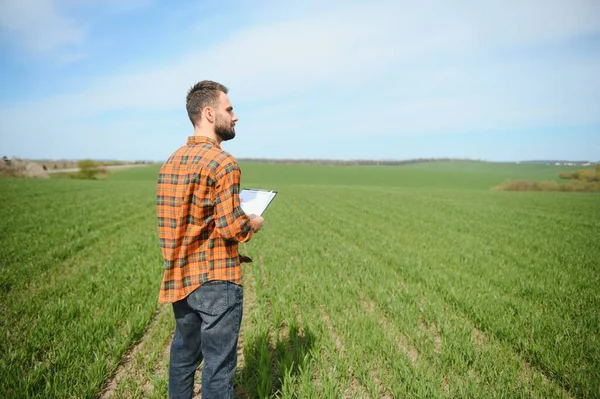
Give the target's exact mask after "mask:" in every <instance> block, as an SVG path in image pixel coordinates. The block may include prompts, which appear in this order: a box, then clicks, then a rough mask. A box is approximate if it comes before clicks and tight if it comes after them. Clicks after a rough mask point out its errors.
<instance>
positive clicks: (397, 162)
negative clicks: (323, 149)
mask: <svg viewBox="0 0 600 399" xmlns="http://www.w3.org/2000/svg"><path fill="white" fill-rule="evenodd" d="M238 161H240V162H257V163H275V164H313V165H342V166H343V165H347V166H351V165H389V166H395V165H409V164H415V163H424V162H483V161H481V160H474V159H467V158H414V159H405V160H393V159H391V160H386V159H382V160H375V159H353V160H339V159H308V158H307V159H285V158H282V159H274V158H238Z"/></svg>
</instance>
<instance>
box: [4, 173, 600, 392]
mask: <svg viewBox="0 0 600 399" xmlns="http://www.w3.org/2000/svg"><path fill="white" fill-rule="evenodd" d="M563 170H565V169H560V170H559V169H558V168H556V167H554V166H545V165H515V164H485V163H430V164H414V165H406V166H395V167H385V166H319V165H285V164H258V163H246V164H242V185H243V186H245V187H264V188H270V189H276V190H278V191H279V195H278V196H277V198H276V200H275V202H274V203H273V205H272V206H271V207H270V208H269V209H268V210H267V212H266V214H265V215H264V216H265V227H264V228H263V230H262V231H261V232H260V233H259V234H257V235H256V236H255V238H254V239H253V240H252V241H251V242H250V243H248V244H247V245H245V246H242V247H241V249H242V251H245V252H247V253H248V254H249V255H250V256H251V257H252V258H253V259H254V262H253V263H251V264H245V265H244V284H245V290H244V296H245V297H244V306H245V308H244V320H243V326H242V336H241V342H240V359H239V367H238V373H237V375H236V383H237V384H236V391H237V394H238V396H240V397H252V398H253V397H261V398H262V397H275V396H278V397H283V398H293V397H297V398H310V397H315V398H316V397H318V398H321V397H331V398H340V397H347V398H357V397H366V398H370V397H388V398H390V397H392V398H403V397H413V398H424V397H428V398H429V397H433V398H436V397H448V398H457V397H458V398H462V397H470V398H484V397H485V398H487V397H501V398H513V397H514V398H521V397H534V398H555V397H565V398H568V397H572V398H598V397H600V317H599V315H600V294H599V293H600V195H598V194H590V193H549V192H501V191H494V190H492V187H494V186H496V185H499V184H501V183H503V182H504V181H507V180H511V179H517V178H526V179H536V180H548V179H557V174H558V172H559V171H563ZM157 171H158V168H157V167H155V166H153V167H148V168H135V169H131V170H125V171H119V172H115V173H113V174H112V175H110V176H109V177H108V178H107V179H106V180H102V181H78V180H63V179H52V180H26V179H0V203H1V204H2V207H1V210H0V220H2V222H1V224H0V226H1V228H2V234H1V235H0V248H1V249H0V268H1V273H0V312H1V317H0V325H1V331H0V333H1V336H0V353H1V354H2V356H1V360H0V397H2V398H5V397H7V398H8V397H9V398H25V397H34V398H54V397H56V398H92V397H99V396H101V397H116V398H137V397H139V398H146V397H156V398H161V397H166V392H167V374H166V370H167V366H168V347H169V343H170V338H171V333H172V329H173V327H174V322H173V320H172V316H171V314H170V308H169V307H168V306H159V305H158V303H157V297H158V287H159V284H160V277H161V274H162V261H161V257H160V250H159V246H158V240H157V234H156V222H155V180H156V175H157Z"/></svg>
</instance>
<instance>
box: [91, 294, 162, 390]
mask: <svg viewBox="0 0 600 399" xmlns="http://www.w3.org/2000/svg"><path fill="white" fill-rule="evenodd" d="M167 311H170V307H169V306H165V305H161V306H159V307H158V309H157V310H156V312H154V315H153V316H152V319H151V321H150V323H148V327H146V330H145V331H144V335H143V336H142V338H141V339H140V340H139V341H138V342H137V343H136V344H135V345H134V346H133V347H132V348H131V349H130V350H129V352H127V354H126V355H125V356H124V357H123V359H122V361H121V364H120V365H119V367H118V368H117V372H116V373H115V375H114V376H113V378H112V379H111V380H110V381H108V383H107V384H106V385H105V386H104V388H103V389H102V393H101V395H100V398H101V399H106V398H111V397H112V396H113V395H114V393H115V389H116V388H117V387H118V386H119V382H120V381H121V379H122V378H123V377H124V376H126V375H130V374H133V369H134V368H135V363H134V362H133V360H134V359H135V358H136V356H137V354H138V353H140V352H141V351H143V350H144V347H145V346H146V345H149V343H148V342H147V341H148V340H147V337H148V335H149V332H150V331H151V330H152V329H154V328H155V327H156V325H157V323H158V320H159V319H160V317H159V315H160V314H161V313H163V312H167Z"/></svg>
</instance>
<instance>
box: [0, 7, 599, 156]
mask: <svg viewBox="0 0 600 399" xmlns="http://www.w3.org/2000/svg"><path fill="white" fill-rule="evenodd" d="M0 53H1V56H0V79H1V80H0V84H1V86H2V90H1V91H0V155H6V156H9V157H12V156H17V157H24V158H46V159H47V158H50V159H63V158H67V159H81V158H96V159H121V160H138V159H144V160H156V161H161V160H164V159H165V158H166V157H168V155H169V154H170V153H171V152H172V151H174V150H175V149H177V148H178V147H179V146H180V145H182V144H183V143H184V142H185V139H186V137H187V136H188V135H190V134H191V133H192V126H191V124H190V123H189V121H188V119H187V114H186V111H185V95H186V92H187V90H188V89H189V87H191V86H192V85H193V84H194V83H196V82H197V81H199V80H202V79H212V80H216V81H219V82H221V83H223V84H225V85H226V86H228V87H229V89H230V94H229V96H230V99H231V101H232V103H233V105H234V107H235V110H236V112H237V114H238V116H239V118H240V121H239V122H238V124H237V126H236V132H237V136H236V138H235V139H234V140H232V141H230V142H227V143H224V144H223V147H224V148H225V149H226V150H228V151H230V152H231V153H232V154H233V155H235V156H237V157H240V158H245V157H253V158H254V157H268V158H334V159H409V158H421V157H461V158H472V159H483V160H490V161H516V160H531V159H572V160H592V161H599V160H600V2H599V1H597V0H525V1H513V0H502V1H498V0H487V1H485V2H483V1H475V0H471V1H466V0H465V1H447V2H440V1H433V0H423V1H419V2H413V1H411V2H408V1H400V0H395V1H391V0H374V1H369V2H367V1H353V0H345V1H341V0H332V1H328V2H322V1H317V0H307V1H296V2H294V1H286V0H282V1H276V0H266V1H262V0H255V1H252V2H249V1H228V0H219V1H217V0H210V1H190V0H181V1H170V2H165V1H158V0H155V1H152V0H19V1H16V0H15V1H10V0H0Z"/></svg>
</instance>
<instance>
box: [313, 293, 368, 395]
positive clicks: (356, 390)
mask: <svg viewBox="0 0 600 399" xmlns="http://www.w3.org/2000/svg"><path fill="white" fill-rule="evenodd" d="M320 308H321V320H323V322H324V323H325V326H326V327H327V330H328V331H329V335H331V338H332V339H333V342H334V344H335V349H336V350H337V352H338V353H339V355H340V356H341V357H344V356H345V349H344V345H343V343H342V340H341V339H340V336H339V335H338V333H337V331H335V328H334V327H333V324H332V323H331V319H330V318H329V315H328V314H327V311H326V310H325V306H324V305H323V304H320ZM350 374H352V376H353V377H352V382H351V384H350V386H349V387H348V388H347V389H346V391H345V392H344V394H343V397H344V398H348V399H350V398H364V397H367V394H366V392H367V390H366V389H365V387H363V386H362V385H361V384H360V382H358V380H357V379H356V377H354V370H352V369H350Z"/></svg>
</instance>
